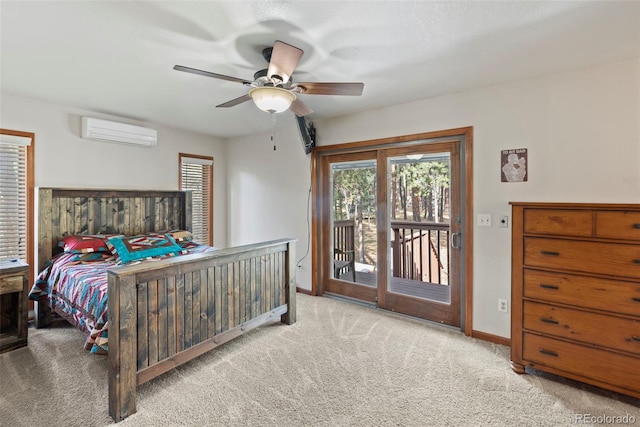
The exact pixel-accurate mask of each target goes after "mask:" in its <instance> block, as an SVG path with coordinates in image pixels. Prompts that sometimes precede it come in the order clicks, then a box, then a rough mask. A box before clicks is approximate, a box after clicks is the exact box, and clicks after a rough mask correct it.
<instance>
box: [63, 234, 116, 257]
mask: <svg viewBox="0 0 640 427" xmlns="http://www.w3.org/2000/svg"><path fill="white" fill-rule="evenodd" d="M104 238H105V236H92V235H82V236H67V237H65V238H64V239H62V241H61V242H60V243H58V246H60V247H62V248H63V249H64V251H65V252H71V253H73V254H86V253H90V252H109V248H108V247H107V244H106V243H105V241H104Z"/></svg>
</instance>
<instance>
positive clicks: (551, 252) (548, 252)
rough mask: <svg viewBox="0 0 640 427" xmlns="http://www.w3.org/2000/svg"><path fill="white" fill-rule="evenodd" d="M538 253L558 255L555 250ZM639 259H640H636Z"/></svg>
mask: <svg viewBox="0 0 640 427" xmlns="http://www.w3.org/2000/svg"><path fill="white" fill-rule="evenodd" d="M540 253H541V254H542V255H551V256H559V255H560V252H555V251H540ZM638 261H640V260H638Z"/></svg>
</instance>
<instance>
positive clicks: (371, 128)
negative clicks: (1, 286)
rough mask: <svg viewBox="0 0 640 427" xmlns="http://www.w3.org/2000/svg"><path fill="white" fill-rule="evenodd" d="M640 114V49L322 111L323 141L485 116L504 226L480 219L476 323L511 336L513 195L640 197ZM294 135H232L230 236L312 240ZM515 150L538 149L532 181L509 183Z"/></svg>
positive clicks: (484, 175) (481, 186) (477, 161)
mask: <svg viewBox="0 0 640 427" xmlns="http://www.w3.org/2000/svg"><path fill="white" fill-rule="evenodd" d="M363 96H366V88H365V92H364V95H363ZM292 123H293V122H292ZM639 123H640V59H635V60H630V61H624V62H616V63H610V64H605V65H599V66H593V67H589V68H584V69H579V70H574V71H571V72H566V73H561V74H555V75H550V76H545V77H540V78H535V79H528V80H524V81H517V82H511V83H506V84H500V85H495V86H491V87H485V88H481V89H477V90H473V91H468V92H463V93H459V94H453V95H448V96H442V97H439V98H435V99H427V100H423V101H419V102H414V103H410V104H404V105H399V106H393V107H388V108H384V109H378V110H372V111H368V112H363V113H360V114H357V115H353V116H349V117H342V118H338V119H333V120H325V121H316V127H317V129H318V142H319V145H331V144H337V143H345V142H351V141H361V140H369V139H377V138H384V137H391V136H399V135H407V134H414V133H422V132H430V131H437V130H443V129H450V128H457V127H463V126H473V128H474V152H473V160H474V165H473V167H474V174H473V180H474V210H475V213H476V214H477V213H489V214H492V215H493V218H494V226H493V227H490V228H486V227H479V228H478V227H475V229H474V268H473V282H474V290H473V291H474V294H473V299H474V306H473V328H474V329H475V330H477V331H482V332H486V333H490V334H495V335H498V336H503V337H509V335H510V331H509V327H510V314H509V313H501V312H498V311H497V306H498V304H497V301H498V298H506V299H509V298H510V294H511V293H510V274H511V264H510V261H511V260H510V254H511V250H510V245H511V242H510V236H511V229H510V228H509V229H501V228H498V227H496V226H495V225H496V223H497V221H496V217H497V216H498V215H501V214H510V213H511V209H510V206H509V204H508V202H509V201H546V202H554V201H555V202H620V203H640V125H639ZM291 128H292V129H294V127H293V124H291ZM291 138H292V141H290V142H289V141H288V142H287V143H286V144H284V143H283V144H281V145H282V147H279V150H280V151H279V152H277V153H273V152H271V151H270V148H269V144H268V142H267V139H268V135H258V136H253V137H247V138H237V139H232V140H230V145H229V147H228V160H229V169H228V171H229V176H228V180H229V181H228V182H229V212H228V214H229V219H230V228H229V240H230V242H233V243H234V244H235V243H236V242H237V243H240V242H245V241H249V240H251V241H259V240H264V239H266V238H273V237H282V236H283V235H287V236H293V237H296V238H298V239H300V243H301V244H300V245H299V246H305V244H306V221H307V217H306V202H307V194H308V193H307V192H308V183H309V170H308V161H307V159H306V158H305V156H304V155H303V153H302V149H301V148H300V147H299V140H297V135H295V134H293V133H292V134H291ZM294 140H295V141H294ZM509 148H528V150H529V181H528V182H526V183H501V182H500V151H501V150H503V149H509ZM251 220H253V221H254V222H253V223H251ZM474 223H475V221H474ZM299 252H300V251H299ZM307 260H308V259H307ZM303 265H304V270H303V271H302V272H301V273H298V285H299V286H301V287H303V288H306V289H310V288H311V273H310V266H309V264H308V263H304V264H303Z"/></svg>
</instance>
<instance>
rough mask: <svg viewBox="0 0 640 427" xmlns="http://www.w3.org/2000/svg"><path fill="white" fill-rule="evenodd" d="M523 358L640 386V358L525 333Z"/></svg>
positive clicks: (605, 380) (609, 381) (634, 387)
mask: <svg viewBox="0 0 640 427" xmlns="http://www.w3.org/2000/svg"><path fill="white" fill-rule="evenodd" d="M523 359H524V360H525V361H527V362H533V363H534V364H540V365H543V366H548V367H550V368H555V369H559V370H562V371H565V372H568V373H572V374H575V375H580V376H584V377H587V378H591V379H593V380H596V381H601V382H603V383H607V384H615V385H616V386H619V387H622V388H626V389H629V390H634V391H636V392H637V391H639V390H640V358H638V357H633V356H625V355H622V354H618V353H612V352H609V351H605V350H600V349H596V348H591V347H587V346H583V345H580V344H573V343H569V342H565V341H560V340H556V339H553V338H547V337H541V336H538V335H533V334H529V333H525V334H524V337H523Z"/></svg>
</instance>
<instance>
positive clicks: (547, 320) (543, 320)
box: [540, 317, 560, 325]
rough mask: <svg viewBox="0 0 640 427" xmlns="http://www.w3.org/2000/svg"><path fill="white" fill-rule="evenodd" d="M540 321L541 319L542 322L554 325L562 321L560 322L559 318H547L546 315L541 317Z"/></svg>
mask: <svg viewBox="0 0 640 427" xmlns="http://www.w3.org/2000/svg"><path fill="white" fill-rule="evenodd" d="M540 321H541V322H544V323H551V324H552V325H558V324H559V323H560V322H558V321H557V320H554V319H547V318H546V317H541V318H540Z"/></svg>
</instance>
